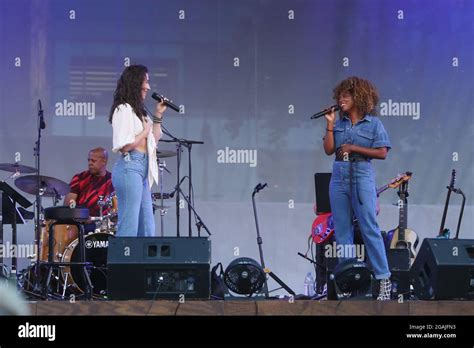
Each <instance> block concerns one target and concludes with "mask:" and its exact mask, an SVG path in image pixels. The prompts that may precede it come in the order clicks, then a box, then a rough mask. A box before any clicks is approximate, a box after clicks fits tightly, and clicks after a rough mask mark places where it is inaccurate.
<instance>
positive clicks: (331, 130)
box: [326, 128, 334, 132]
mask: <svg viewBox="0 0 474 348" xmlns="http://www.w3.org/2000/svg"><path fill="white" fill-rule="evenodd" d="M326 130H327V131H328V132H334V129H329V128H326Z"/></svg>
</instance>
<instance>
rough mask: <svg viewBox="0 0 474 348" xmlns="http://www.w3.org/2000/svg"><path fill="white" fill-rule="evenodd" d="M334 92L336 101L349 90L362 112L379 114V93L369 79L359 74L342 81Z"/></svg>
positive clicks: (364, 113)
mask: <svg viewBox="0 0 474 348" xmlns="http://www.w3.org/2000/svg"><path fill="white" fill-rule="evenodd" d="M333 92H334V94H333V98H334V100H335V101H336V102H339V97H340V95H341V94H342V93H346V92H347V93H349V94H350V95H352V97H353V98H354V104H355V106H356V108H357V110H358V111H359V112H360V113H362V114H363V115H377V110H376V106H377V103H378V102H379V93H378V92H377V89H376V88H375V86H374V85H373V84H372V83H371V82H369V81H368V80H364V79H362V78H360V77H357V76H352V77H349V78H347V79H345V80H343V81H341V82H340V83H339V84H338V85H337V86H336V88H334V91H333ZM341 115H342V113H341Z"/></svg>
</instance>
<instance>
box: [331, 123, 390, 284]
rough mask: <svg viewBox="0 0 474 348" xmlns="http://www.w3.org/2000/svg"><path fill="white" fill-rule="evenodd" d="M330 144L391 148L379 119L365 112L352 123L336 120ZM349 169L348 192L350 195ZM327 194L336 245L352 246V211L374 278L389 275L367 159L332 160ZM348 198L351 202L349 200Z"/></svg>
mask: <svg viewBox="0 0 474 348" xmlns="http://www.w3.org/2000/svg"><path fill="white" fill-rule="evenodd" d="M334 143H335V148H336V149H338V148H339V147H340V146H341V145H342V144H354V145H359V146H363V147H369V148H378V147H387V149H390V148H391V144H390V140H389V139H388V135H387V132H386V131H385V129H384V127H383V125H382V122H381V121H380V119H379V118H377V117H374V116H369V115H366V116H365V117H364V118H363V119H361V120H360V121H358V122H357V123H356V124H355V125H352V122H351V120H350V119H349V118H348V117H347V116H345V117H344V118H342V119H339V120H338V121H337V122H336V124H335V126H334ZM351 155H352V154H351ZM351 166H352V168H351ZM351 171H352V192H351V194H350V192H349V186H350V184H349V183H350V181H351V180H350V173H351ZM329 197H330V202H331V210H332V213H333V219H334V229H335V237H336V243H337V245H353V243H354V230H353V226H352V216H351V214H352V212H353V213H354V214H355V216H356V217H357V220H358V223H359V227H360V230H361V234H362V238H363V239H364V244H365V251H366V254H367V256H368V258H369V260H370V263H371V265H372V267H373V271H374V274H375V278H376V279H385V278H389V277H390V270H389V268H388V263H387V256H386V253H385V246H384V242H383V238H382V234H381V232H380V228H379V225H378V224H377V220H376V200H377V193H376V186H375V171H374V169H373V167H372V164H371V162H370V159H368V160H366V161H356V162H350V161H337V160H336V161H334V164H333V170H332V176H331V182H330V185H329ZM349 197H350V198H351V201H352V202H351V203H349ZM349 204H350V205H349ZM351 207H352V209H351Z"/></svg>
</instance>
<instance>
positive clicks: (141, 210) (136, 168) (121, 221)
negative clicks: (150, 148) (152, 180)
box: [112, 151, 155, 237]
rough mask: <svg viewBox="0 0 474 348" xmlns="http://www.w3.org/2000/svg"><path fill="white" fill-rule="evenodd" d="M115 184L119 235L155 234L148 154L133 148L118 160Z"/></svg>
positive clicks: (114, 177) (113, 182)
mask: <svg viewBox="0 0 474 348" xmlns="http://www.w3.org/2000/svg"><path fill="white" fill-rule="evenodd" d="M112 184H113V185H114V189H115V193H116V194H117V200H118V224H117V233H116V235H117V236H118V237H129V236H142V237H143V236H145V237H151V236H154V235H155V219H154V217H153V208H152V202H151V192H150V188H149V185H148V155H147V154H146V153H142V152H139V151H130V152H128V153H126V154H124V155H122V156H120V158H119V159H118V160H117V162H116V163H115V165H114V168H113V170H112Z"/></svg>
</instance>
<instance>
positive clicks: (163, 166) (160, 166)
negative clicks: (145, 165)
mask: <svg viewBox="0 0 474 348" xmlns="http://www.w3.org/2000/svg"><path fill="white" fill-rule="evenodd" d="M158 169H159V170H160V198H161V206H160V228H161V237H164V216H165V214H166V213H167V211H168V209H167V208H165V206H164V196H165V193H164V191H163V177H164V176H163V171H164V170H166V171H167V172H168V173H170V174H171V172H170V171H169V170H168V169H166V162H165V161H160V159H158Z"/></svg>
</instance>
